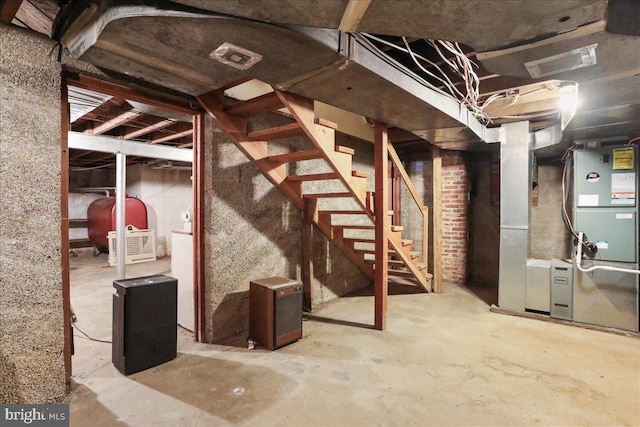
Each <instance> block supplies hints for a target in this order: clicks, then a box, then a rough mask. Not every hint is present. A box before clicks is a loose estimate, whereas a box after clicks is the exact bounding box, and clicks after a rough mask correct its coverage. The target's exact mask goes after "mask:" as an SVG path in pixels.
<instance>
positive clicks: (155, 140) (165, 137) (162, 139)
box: [149, 128, 193, 144]
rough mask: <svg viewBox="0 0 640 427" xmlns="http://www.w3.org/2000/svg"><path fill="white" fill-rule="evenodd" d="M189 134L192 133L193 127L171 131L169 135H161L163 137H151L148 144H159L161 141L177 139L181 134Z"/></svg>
mask: <svg viewBox="0 0 640 427" xmlns="http://www.w3.org/2000/svg"><path fill="white" fill-rule="evenodd" d="M191 134H193V128H190V129H186V130H183V131H182V132H178V133H173V134H171V135H167V136H163V137H160V138H156V139H151V140H149V143H150V144H160V143H162V142H167V141H173V140H175V139H179V138H182V137H183V136H187V135H191Z"/></svg>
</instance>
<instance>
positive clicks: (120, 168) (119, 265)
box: [116, 153, 127, 280]
mask: <svg viewBox="0 0 640 427" xmlns="http://www.w3.org/2000/svg"><path fill="white" fill-rule="evenodd" d="M126 188H127V155H126V154H124V153H116V279H117V280H122V279H124V278H125V262H126V257H125V255H126V249H125V248H126V246H127V244H126V241H125V239H126V237H125V229H124V227H125V203H126V200H125V192H126Z"/></svg>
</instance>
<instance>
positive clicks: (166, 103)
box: [64, 69, 202, 114]
mask: <svg viewBox="0 0 640 427" xmlns="http://www.w3.org/2000/svg"><path fill="white" fill-rule="evenodd" d="M64 76H65V77H66V79H67V82H68V84H69V85H70V86H75V87H78V88H80V89H88V90H92V91H95V92H100V93H104V94H107V95H111V96H115V97H118V98H121V99H128V100H131V101H137V102H142V103H144V104H149V105H153V106H155V107H161V108H166V109H169V110H171V111H179V112H181V113H186V114H198V113H199V112H201V111H202V109H200V108H199V107H198V102H197V101H196V99H195V98H194V97H192V96H180V97H178V96H169V95H166V98H161V97H159V96H158V95H157V94H155V93H150V90H149V89H145V88H141V87H140V88H137V89H132V88H130V87H127V86H122V85H119V84H115V83H110V82H105V81H104V80H99V79H96V78H94V77H89V76H86V75H83V74H81V73H80V72H77V71H74V70H70V69H66V70H65V72H64Z"/></svg>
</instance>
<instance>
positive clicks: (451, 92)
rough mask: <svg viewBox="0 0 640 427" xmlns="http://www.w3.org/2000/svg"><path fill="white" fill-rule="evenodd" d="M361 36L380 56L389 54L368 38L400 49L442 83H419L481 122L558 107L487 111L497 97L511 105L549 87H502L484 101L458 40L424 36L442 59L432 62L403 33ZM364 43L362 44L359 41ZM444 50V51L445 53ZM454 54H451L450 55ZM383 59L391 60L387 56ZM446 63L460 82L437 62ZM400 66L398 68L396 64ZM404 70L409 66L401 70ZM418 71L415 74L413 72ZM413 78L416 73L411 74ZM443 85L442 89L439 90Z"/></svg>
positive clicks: (472, 64)
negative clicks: (398, 40) (396, 38)
mask: <svg viewBox="0 0 640 427" xmlns="http://www.w3.org/2000/svg"><path fill="white" fill-rule="evenodd" d="M358 38H361V39H363V40H367V41H368V42H369V44H370V45H371V48H369V47H368V46H367V49H369V50H370V51H372V52H374V50H373V49H375V50H376V51H377V52H375V53H376V54H377V55H378V56H379V57H380V58H383V59H384V58H385V57H386V58H390V57H389V56H388V55H387V54H385V53H383V52H382V51H380V50H379V48H378V47H377V46H376V45H375V44H373V43H371V42H370V41H375V42H377V43H380V44H383V45H385V46H388V47H391V48H393V49H396V50H398V51H400V52H403V53H405V54H407V55H408V56H409V57H410V59H411V60H412V61H413V62H414V63H415V64H416V66H417V67H418V68H419V69H420V71H421V72H422V73H424V74H425V75H426V76H427V77H428V78H430V79H434V80H435V81H437V82H438V83H440V84H442V86H441V87H437V86H435V85H434V84H433V83H431V82H430V81H428V80H422V82H421V83H422V84H424V85H425V86H427V87H429V88H430V89H432V90H435V91H437V92H438V93H440V94H443V95H445V96H447V97H449V98H451V99H454V100H456V101H457V102H459V103H460V104H462V105H463V106H464V107H466V108H467V109H468V110H469V112H470V113H471V114H473V115H474V116H475V117H476V119H478V120H479V121H480V122H481V123H483V124H485V125H486V124H491V123H493V122H494V120H499V119H516V120H532V119H538V118H542V117H548V116H550V115H552V114H558V113H557V111H555V110H554V111H549V112H542V113H537V114H521V115H498V114H491V113H488V112H487V111H486V110H485V109H486V107H487V106H489V105H490V104H491V103H493V102H495V101H496V100H498V99H505V98H512V99H511V102H510V103H509V104H507V105H506V106H504V107H505V108H507V107H511V106H513V105H515V104H516V103H517V102H518V101H519V100H520V98H521V97H523V96H527V95H530V94H532V93H536V92H539V91H541V90H544V89H548V90H550V88H537V89H534V90H532V91H530V92H526V93H519V92H516V93H513V92H512V90H505V91H501V92H498V93H495V94H493V95H491V96H490V97H489V98H487V99H485V100H484V101H481V100H480V78H479V77H478V74H477V73H476V72H475V70H474V68H479V66H478V64H476V63H475V62H474V61H472V60H471V59H470V58H469V57H468V56H467V54H465V52H464V51H463V49H462V48H461V47H460V45H459V44H458V43H457V42H450V41H446V40H435V39H424V41H425V42H426V43H427V44H428V45H429V46H431V47H432V48H433V49H434V50H435V52H436V54H437V55H438V57H440V59H441V60H442V62H441V63H435V62H433V61H431V60H429V59H428V58H425V57H424V56H422V55H420V54H418V53H416V52H414V51H413V49H411V46H410V43H409V41H408V40H407V39H406V37H402V44H403V45H404V46H402V45H399V44H395V43H392V42H389V41H387V40H385V39H383V38H380V37H377V36H375V35H372V34H369V33H357V34H356V40H358ZM360 44H361V45H363V46H364V44H362V43H360ZM444 52H447V54H445V53H444ZM451 55H453V57H451ZM386 62H388V63H390V64H391V62H389V60H386ZM423 64H428V65H429V67H428V68H427V67H425V66H424V65H423ZM442 64H444V65H446V66H448V67H449V68H450V69H451V72H453V73H455V75H456V76H458V77H459V78H460V80H461V82H460V83H457V84H454V83H453V81H452V80H451V78H450V75H451V73H447V72H445V71H444V70H443V69H442V68H441V67H440V65H442ZM392 65H393V66H394V67H396V68H398V65H396V64H392ZM398 69H400V68H398ZM401 71H403V72H404V73H405V74H406V73H407V71H408V70H401ZM415 75H417V74H415ZM412 77H413V78H415V76H412ZM461 84H462V85H464V90H463V89H462V88H460V89H459V88H458V87H457V85H461ZM442 89H444V90H442Z"/></svg>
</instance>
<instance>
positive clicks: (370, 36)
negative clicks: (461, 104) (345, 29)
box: [359, 33, 462, 100]
mask: <svg viewBox="0 0 640 427" xmlns="http://www.w3.org/2000/svg"><path fill="white" fill-rule="evenodd" d="M359 34H360V35H362V36H364V37H365V38H368V39H371V40H375V41H377V42H379V43H382V44H384V45H386V46H389V47H392V48H394V49H397V50H399V51H400V52H404V53H408V54H410V56H411V57H412V58H414V57H415V58H418V59H420V60H422V61H425V62H426V63H428V64H429V65H431V66H433V67H434V68H436V69H437V70H438V71H440V72H441V73H442V74H443V75H444V77H445V78H448V76H446V74H445V73H444V72H443V71H442V70H441V69H440V67H438V65H437V64H435V63H433V62H431V61H429V60H428V59H427V58H424V57H423V56H421V55H419V54H416V53H415V52H413V51H412V52H411V53H409V50H407V49H405V48H403V47H401V46H398V45H396V44H393V43H391V42H388V41H386V40H384V39H381V38H379V37H376V36H374V35H371V34H368V33H359ZM405 42H406V39H405ZM385 56H386V55H385ZM414 61H415V59H414ZM387 62H388V61H387ZM418 65H419V64H418ZM421 69H422V70H423V71H425V72H426V73H427V75H429V76H431V77H433V78H435V79H437V80H438V81H440V82H441V83H442V84H444V85H445V87H447V89H449V91H450V92H452V93H451V94H449V93H447V92H445V91H443V90H441V89H440V88H438V87H437V86H434V85H432V84H430V83H429V82H426V81H424V84H425V86H428V87H429V88H430V89H433V90H435V91H437V92H438V93H440V94H443V95H446V96H448V97H451V98H453V99H456V100H457V97H456V96H455V95H454V93H453V92H455V91H456V90H457V89H456V88H455V85H454V84H453V83H452V82H450V81H449V83H447V82H446V81H445V80H443V79H441V78H440V77H438V76H437V75H435V74H433V73H431V72H429V71H426V70H424V69H423V68H422V67H421ZM460 96H462V93H460Z"/></svg>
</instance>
